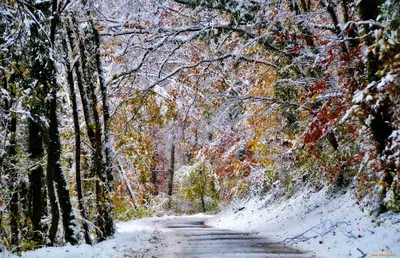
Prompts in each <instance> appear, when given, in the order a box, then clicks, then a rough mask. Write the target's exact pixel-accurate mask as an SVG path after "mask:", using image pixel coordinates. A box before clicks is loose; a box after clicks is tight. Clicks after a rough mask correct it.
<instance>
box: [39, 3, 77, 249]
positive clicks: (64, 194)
mask: <svg viewBox="0 0 400 258" xmlns="http://www.w3.org/2000/svg"><path fill="white" fill-rule="evenodd" d="M52 14H53V19H52V20H51V28H50V43H51V45H52V46H53V45H54V42H55V34H56V28H57V25H58V23H59V17H58V10H57V0H53V2H52ZM46 68H47V70H44V71H47V78H48V85H47V86H48V87H49V89H50V100H49V103H48V112H49V114H48V119H49V132H48V138H49V140H48V160H47V162H48V163H47V168H48V171H47V173H48V174H50V175H51V176H52V178H53V181H54V182H55V184H56V189H57V196H58V200H59V204H60V209H61V215H62V220H63V227H64V234H65V240H66V241H67V242H69V243H71V244H72V245H74V244H78V239H77V235H76V233H75V230H76V228H77V225H76V220H75V216H74V213H73V210H72V204H71V198H70V195H69V188H68V184H67V181H66V179H65V177H64V174H63V171H62V168H61V160H60V159H61V143H60V135H59V132H58V118H57V90H58V84H57V80H56V77H55V73H56V67H55V64H54V61H53V59H52V58H49V60H48V66H47V67H46ZM46 68H45V69H46ZM50 183H52V182H50ZM52 226H53V225H52Z"/></svg>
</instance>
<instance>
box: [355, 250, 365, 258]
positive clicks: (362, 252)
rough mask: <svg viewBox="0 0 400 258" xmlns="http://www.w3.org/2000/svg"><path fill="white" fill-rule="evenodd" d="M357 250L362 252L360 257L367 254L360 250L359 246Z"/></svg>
mask: <svg viewBox="0 0 400 258" xmlns="http://www.w3.org/2000/svg"><path fill="white" fill-rule="evenodd" d="M357 250H358V251H359V252H360V253H361V254H362V256H360V258H364V257H366V256H367V254H366V253H364V252H363V251H361V249H360V248H357Z"/></svg>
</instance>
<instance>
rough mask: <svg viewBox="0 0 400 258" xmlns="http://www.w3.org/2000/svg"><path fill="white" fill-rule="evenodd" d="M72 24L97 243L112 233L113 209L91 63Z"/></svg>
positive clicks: (76, 28) (78, 32) (77, 31)
mask: <svg viewBox="0 0 400 258" xmlns="http://www.w3.org/2000/svg"><path fill="white" fill-rule="evenodd" d="M74 23H75V24H74V27H75V35H76V37H77V38H78V39H79V40H78V44H79V45H78V46H79V53H80V57H81V69H82V73H83V78H84V81H85V83H86V87H82V88H81V87H80V86H79V84H78V87H79V90H80V92H81V96H83V97H81V99H82V102H83V101H84V99H85V98H86V100H87V101H86V102H87V112H88V113H89V114H88V117H87V118H88V119H87V120H86V125H87V128H88V137H89V140H90V144H91V147H92V150H93V154H92V162H91V169H90V171H91V176H93V177H96V183H95V191H96V205H97V211H98V214H97V218H96V221H95V222H96V226H97V227H98V228H99V229H100V231H101V232H100V236H99V241H103V240H105V239H106V238H107V237H108V236H111V235H112V234H113V233H114V221H113V210H112V209H113V207H112V202H111V200H110V197H109V196H110V195H109V194H108V193H109V191H108V189H109V185H108V184H107V177H106V173H105V170H104V164H103V148H102V147H103V145H102V139H101V137H102V129H101V124H100V118H99V113H98V111H97V103H98V102H97V97H96V94H95V86H94V84H93V80H92V74H93V71H92V66H91V64H92V62H91V60H89V59H88V57H87V55H86V49H85V45H84V43H83V41H82V40H81V39H80V37H79V34H80V31H79V28H78V25H77V24H76V21H75V22H74ZM85 89H86V90H85ZM84 111H85V110H84ZM88 122H89V123H88ZM111 182H112V180H111Z"/></svg>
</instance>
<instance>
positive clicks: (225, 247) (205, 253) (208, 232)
mask: <svg viewBox="0 0 400 258" xmlns="http://www.w3.org/2000/svg"><path fill="white" fill-rule="evenodd" d="M206 219H207V218H205V217H195V216H194V217H193V216H182V217H165V218H152V219H149V220H148V223H149V225H151V226H152V227H155V228H156V230H155V232H154V234H153V239H152V240H151V241H152V244H153V245H152V247H151V248H149V249H146V250H142V252H140V253H137V254H135V256H134V257H152V258H153V257H154V258H171V257H173V258H196V257H207V258H214V257H287V258H290V257H314V256H312V255H310V254H307V253H304V252H301V251H299V250H296V249H293V248H290V247H286V246H284V245H282V244H280V243H274V242H273V241H271V240H269V239H267V238H262V237H259V236H257V235H256V234H253V233H250V232H237V231H231V230H226V229H218V228H212V227H209V226H206V225H204V222H205V220H206Z"/></svg>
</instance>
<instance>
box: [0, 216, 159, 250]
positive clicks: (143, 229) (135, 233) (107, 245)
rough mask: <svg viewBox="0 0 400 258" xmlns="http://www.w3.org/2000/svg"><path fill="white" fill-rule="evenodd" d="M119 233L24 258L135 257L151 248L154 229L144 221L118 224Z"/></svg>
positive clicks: (47, 248)
mask: <svg viewBox="0 0 400 258" xmlns="http://www.w3.org/2000/svg"><path fill="white" fill-rule="evenodd" d="M117 231H118V232H117V233H116V234H115V235H114V237H113V238H111V239H109V240H106V241H104V242H101V243H98V244H96V245H93V246H90V245H87V244H82V245H78V246H71V245H69V246H63V247H45V248H41V249H38V250H34V251H29V252H24V253H22V257H24V258H45V257H56V258H91V257H93V258H94V257H96V258H111V257H113V258H114V257H115V258H116V257H134V254H135V253H136V252H141V251H142V250H144V249H146V248H148V247H149V245H150V244H151V243H150V242H149V239H151V237H152V233H153V232H154V228H153V227H151V226H150V225H148V224H146V223H145V222H144V221H142V220H136V221H130V222H124V223H118V224H117ZM6 257H10V258H17V256H15V255H12V254H10V253H4V252H3V253H0V258H6Z"/></svg>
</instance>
